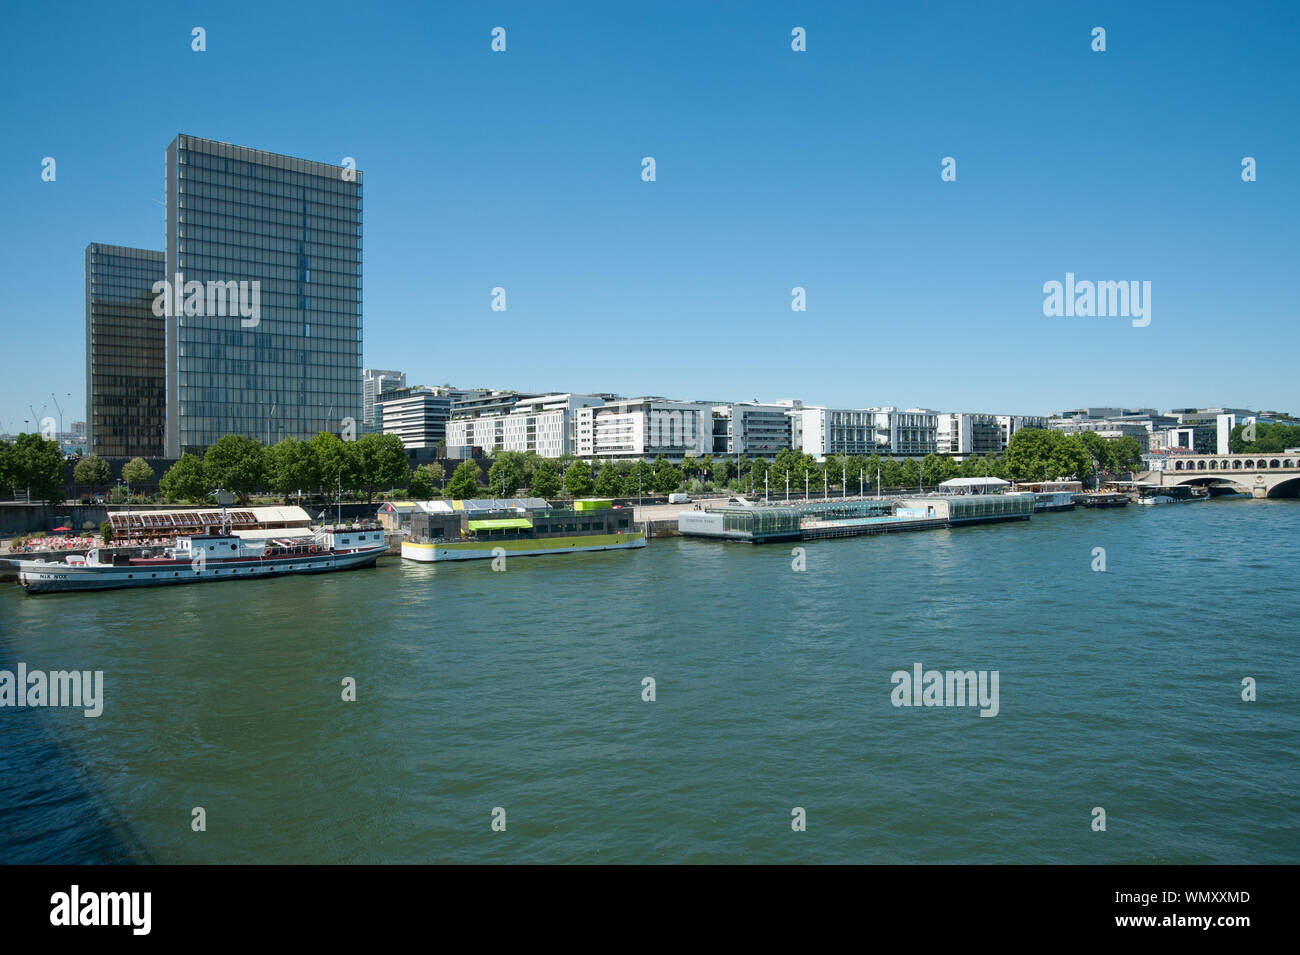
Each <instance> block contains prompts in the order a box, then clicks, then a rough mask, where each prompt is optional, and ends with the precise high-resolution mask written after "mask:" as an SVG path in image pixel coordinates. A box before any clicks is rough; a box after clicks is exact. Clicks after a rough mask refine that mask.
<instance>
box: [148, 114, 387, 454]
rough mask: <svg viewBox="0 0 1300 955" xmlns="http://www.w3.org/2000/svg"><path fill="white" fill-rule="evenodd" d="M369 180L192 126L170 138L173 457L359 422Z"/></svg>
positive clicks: (169, 443) (169, 439)
mask: <svg viewBox="0 0 1300 955" xmlns="http://www.w3.org/2000/svg"><path fill="white" fill-rule="evenodd" d="M361 184H362V174H361V172H360V171H359V170H356V169H352V168H349V167H343V166H332V165H329V164H327V163H318V162H312V161H310V160H306V159H294V158H292V157H289V156H280V155H277V154H275V153H268V152H263V151H262V150H259V149H249V148H247V147H244V146H232V145H230V144H228V143H219V142H215V141H213V140H209V139H199V138H197V137H194V136H185V135H181V136H177V137H176V138H175V139H174V140H173V141H172V143H171V145H170V146H168V147H167V260H166V273H167V274H166V278H167V281H168V282H170V283H171V287H170V288H169V290H168V291H169V293H170V299H169V303H170V304H171V306H172V307H171V308H170V309H169V312H170V314H169V315H168V317H167V321H166V323H165V325H166V330H167V334H166V338H167V422H166V451H167V454H168V455H169V456H177V455H180V454H181V453H184V452H187V451H192V452H201V451H202V450H203V449H204V448H206V447H207V446H208V445H211V444H213V443H214V442H216V441H217V440H218V439H219V438H221V437H222V436H223V435H226V434H242V435H245V436H247V437H250V438H256V439H258V440H261V441H263V442H264V443H267V444H274V443H275V442H276V441H277V440H279V439H280V438H281V437H288V436H292V437H296V438H300V439H309V438H311V437H313V436H314V435H315V434H316V433H317V432H319V431H332V432H334V433H339V432H340V431H341V430H343V425H344V419H347V418H351V419H352V421H353V422H354V423H355V424H354V429H355V430H354V433H356V434H360V433H361V431H362V426H361V406H362V402H361V371H362V368H361V360H362V359H361ZM178 284H179V285H180V289H179V290H178V289H177V287H176V286H177V285H178ZM236 301H238V306H236Z"/></svg>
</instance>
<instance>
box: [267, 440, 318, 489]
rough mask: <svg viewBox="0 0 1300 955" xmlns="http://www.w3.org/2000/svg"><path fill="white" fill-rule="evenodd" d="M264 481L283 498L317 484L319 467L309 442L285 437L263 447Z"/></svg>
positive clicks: (314, 486)
mask: <svg viewBox="0 0 1300 955" xmlns="http://www.w3.org/2000/svg"><path fill="white" fill-rule="evenodd" d="M266 484H267V487H269V488H270V489H271V490H272V491H274V492H275V493H277V494H283V495H285V496H286V497H288V496H289V495H290V494H293V493H294V492H296V491H312V490H315V489H316V488H318V487H320V486H321V477H320V468H319V467H318V462H317V460H316V453H315V450H314V449H313V447H312V444H311V442H310V441H299V440H298V439H297V438H293V437H286V438H282V439H280V440H279V441H277V442H276V443H275V444H273V445H272V446H271V447H269V448H267V450H266Z"/></svg>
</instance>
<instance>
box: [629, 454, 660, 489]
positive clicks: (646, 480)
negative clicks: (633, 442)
mask: <svg viewBox="0 0 1300 955" xmlns="http://www.w3.org/2000/svg"><path fill="white" fill-rule="evenodd" d="M654 477H655V475H654V469H653V468H652V467H650V462H648V461H646V460H644V459H640V460H638V461H637V462H636V463H635V464H633V465H632V466H631V467H630V468H628V472H627V474H626V475H624V476H623V496H624V497H638V496H639V495H641V494H649V493H652V492H653V491H654Z"/></svg>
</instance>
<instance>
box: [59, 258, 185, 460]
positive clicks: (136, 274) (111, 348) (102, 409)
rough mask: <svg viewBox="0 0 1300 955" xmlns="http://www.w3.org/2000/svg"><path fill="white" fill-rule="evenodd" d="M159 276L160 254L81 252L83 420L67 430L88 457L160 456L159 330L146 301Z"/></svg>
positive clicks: (162, 370)
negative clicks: (83, 274)
mask: <svg viewBox="0 0 1300 955" xmlns="http://www.w3.org/2000/svg"><path fill="white" fill-rule="evenodd" d="M165 269H166V267H165V264H164V261H163V253H162V252H155V251H151V250H148V249H131V248H125V247H123V246H117V245H103V244H100V243H92V244H90V245H88V246H86V420H85V422H84V423H83V422H78V423H74V424H73V425H72V428H73V432H74V433H75V432H76V430H77V426H78V424H80V425H81V428H82V429H83V432H84V433H85V438H84V442H83V443H84V445H85V447H86V450H87V453H93V454H98V455H99V456H100V457H105V458H107V457H114V458H117V457H137V456H139V457H158V456H160V455H161V454H162V453H163V425H164V412H165V410H166V404H167V383H166V381H167V376H166V361H165V357H166V356H165V338H164V332H165V328H164V323H163V320H162V319H160V318H158V317H156V316H155V315H154V312H153V302H154V296H155V292H154V284H155V283H157V282H160V281H162V280H163V276H164V274H165Z"/></svg>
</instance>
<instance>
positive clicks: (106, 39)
mask: <svg viewBox="0 0 1300 955" xmlns="http://www.w3.org/2000/svg"><path fill="white" fill-rule="evenodd" d="M376 6H381V7H382V10H379V9H373V8H371V7H369V6H367V5H361V4H355V5H354V4H334V3H329V2H318V3H313V4H310V5H308V6H305V7H304V6H303V5H301V4H293V5H289V4H268V3H259V4H243V3H221V4H216V3H194V4H184V3H177V4H168V5H165V6H159V5H156V4H150V5H144V4H138V5H133V4H86V5H78V4H72V5H65V6H63V7H60V8H59V10H58V12H57V13H51V12H50V8H48V7H46V8H41V7H38V6H36V5H31V4H28V5H23V6H21V7H16V8H14V9H13V10H11V11H10V12H9V13H8V14H7V15H6V17H7V23H6V30H5V31H4V35H3V37H0V63H3V66H0V70H2V71H3V76H4V79H5V84H4V86H5V96H4V98H3V105H0V110H2V111H3V128H4V130H5V141H6V148H5V149H4V150H3V151H2V152H0V164H2V168H3V178H2V180H0V181H2V182H3V186H0V188H2V189H3V195H4V208H5V211H6V213H7V216H6V218H7V222H6V228H5V229H4V230H3V232H0V262H3V263H4V265H3V268H4V277H5V293H6V294H5V302H4V306H3V309H0V316H2V317H0V322H3V328H4V331H5V333H6V334H5V360H4V365H3V367H4V374H3V375H0V431H6V430H8V431H13V430H21V429H22V427H23V420H24V419H28V418H30V417H31V413H30V412H29V410H28V405H29V404H30V405H33V406H34V407H35V410H36V411H37V412H38V413H40V412H41V410H42V407H43V406H45V405H49V406H50V410H51V411H52V403H51V402H50V392H55V393H56V394H57V396H58V398H59V400H60V401H61V402H62V403H63V404H64V408H65V411H64V419H65V423H66V422H70V421H72V420H74V419H80V418H81V417H83V415H84V400H85V398H84V392H85V382H84V341H83V339H84V295H85V292H84V276H83V250H84V248H85V246H86V245H87V244H88V243H89V242H92V241H93V242H104V243H112V244H119V245H130V246H140V247H144V248H158V249H160V248H162V243H163V207H162V205H161V203H162V201H163V199H164V195H163V158H164V157H163V154H164V149H165V147H166V145H167V143H168V142H170V141H171V139H172V138H173V137H174V136H175V135H176V134H177V133H179V132H185V133H191V134H194V135H198V136H205V137H209V138H213V139H220V140H225V141H228V142H233V143H238V144H241V145H248V146H254V147H257V148H261V149H267V150H270V151H273V152H281V153H287V154H290V155H296V156H302V157H306V158H309V159H316V160H322V161H328V162H339V161H340V160H341V159H342V157H344V156H354V157H356V160H357V163H358V166H359V167H360V168H361V169H362V170H364V172H365V176H366V182H365V223H364V248H365V267H364V269H365V271H364V281H365V300H364V321H365V363H366V365H367V366H370V367H378V368H398V369H402V370H405V371H406V372H408V376H409V378H410V379H411V380H412V381H413V382H424V383H442V382H444V381H450V382H452V383H455V384H458V385H462V386H466V387H498V388H518V389H521V390H543V389H556V390H574V391H615V392H619V393H623V394H628V395H637V394H646V393H649V394H661V395H667V396H672V397H681V398H708V399H728V398H734V399H749V398H754V397H758V398H760V399H763V400H773V399H779V398H787V397H799V398H803V399H804V400H805V401H809V402H816V403H822V404H829V405H833V406H863V405H885V404H897V405H905V406H912V405H922V406H926V407H931V408H937V409H940V410H967V411H988V412H1000V413H1005V412H1024V413H1047V412H1051V411H1056V410H1061V409H1063V408H1068V407H1076V406H1080V405H1087V404H1094V405H1100V404H1126V405H1154V406H1159V407H1163V408H1168V407H1181V406H1190V405H1218V404H1228V405H1232V406H1244V407H1257V408H1262V409H1279V410H1291V411H1293V412H1295V411H1300V401H1297V400H1296V390H1295V387H1294V383H1295V381H1296V380H1297V375H1296V355H1297V348H1296V346H1297V344H1300V332H1297V326H1296V321H1297V317H1298V313H1300V308H1298V306H1300V292H1298V291H1297V282H1296V273H1297V268H1296V246H1295V238H1296V223H1297V211H1300V201H1298V200H1300V185H1298V183H1300V169H1297V167H1296V163H1297V161H1298V157H1300V142H1297V139H1298V138H1300V137H1298V134H1297V122H1296V117H1297V116H1298V115H1300V104H1298V103H1297V99H1298V82H1297V81H1298V80H1300V57H1297V55H1296V52H1297V51H1296V45H1297V41H1296V39H1295V37H1296V33H1297V27H1300V4H1291V3H1276V4H1270V3H1262V4H1252V5H1250V6H1249V7H1248V8H1234V7H1233V6H1231V5H1229V4H1197V3H1172V2H1170V3H1144V4H1131V3H1050V4H1048V3H987V4H981V3H973V2H965V3H914V4H887V5H886V4H876V3H843V4H831V3H825V4H798V3H754V2H748V3H741V2H736V3H716V4H702V3H682V4H676V3H661V2H656V3H652V4H632V3H626V4H625V3H617V4H596V3H591V4H578V3H564V4H560V3H529V4H524V3H520V4H492V3H473V4H471V3H463V4H412V5H409V6H403V5H396V4H383V5H376ZM194 26H202V27H204V28H205V29H206V31H207V45H208V49H207V52H205V53H195V52H193V51H191V49H190V30H191V28H192V27H194ZM496 26H502V27H504V28H505V29H506V31H507V50H506V52H505V53H493V52H492V51H491V50H490V48H489V45H490V41H491V36H490V32H491V30H492V28H493V27H496ZM795 26H802V27H804V28H805V29H806V30H807V46H808V49H807V52H804V53H795V52H793V51H792V50H791V48H790V31H791V29H792V28H793V27H795ZM1095 26H1102V27H1105V29H1106V31H1107V38H1106V39H1107V50H1106V52H1104V53H1096V52H1093V51H1092V49H1091V30H1092V28H1093V27H1095ZM45 156H53V157H55V158H56V160H57V163H58V167H57V168H58V179H57V181H56V182H53V183H48V182H42V181H41V177H40V172H41V160H42V158H43V157H45ZM643 156H653V157H655V160H656V163H657V181H655V182H653V183H647V182H643V181H642V180H641V159H642V157H643ZM945 156H951V157H954V158H955V159H956V160H957V181H956V182H942V181H941V180H940V161H941V159H942V158H943V157H945ZM1243 156H1253V157H1255V159H1256V160H1257V163H1258V181H1257V182H1254V183H1243V182H1242V180H1241V160H1242V157H1243ZM1066 272H1074V273H1075V274H1076V276H1077V277H1078V278H1079V279H1092V280H1116V281H1118V280H1139V281H1150V282H1151V283H1152V303H1151V305H1152V308H1151V319H1152V320H1151V324H1150V325H1149V326H1148V327H1145V328H1135V327H1133V326H1132V325H1131V323H1130V321H1128V320H1127V319H1123V318H1047V317H1045V316H1044V315H1043V309H1042V304H1043V299H1044V295H1043V292H1042V287H1043V283H1045V282H1048V281H1051V280H1057V281H1062V280H1064V277H1065V273H1066ZM494 286H502V287H504V288H505V289H506V290H507V301H508V309H507V311H506V312H504V313H499V312H493V311H491V309H490V307H489V305H490V296H491V289H492V288H493V287H494ZM794 286H802V287H804V288H805V289H806V290H807V301H808V310H807V311H806V312H804V313H796V312H792V311H791V308H790V301H791V289H792V288H793V287H794ZM69 394H70V395H71V397H67V396H68V395H69ZM47 413H49V412H47Z"/></svg>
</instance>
